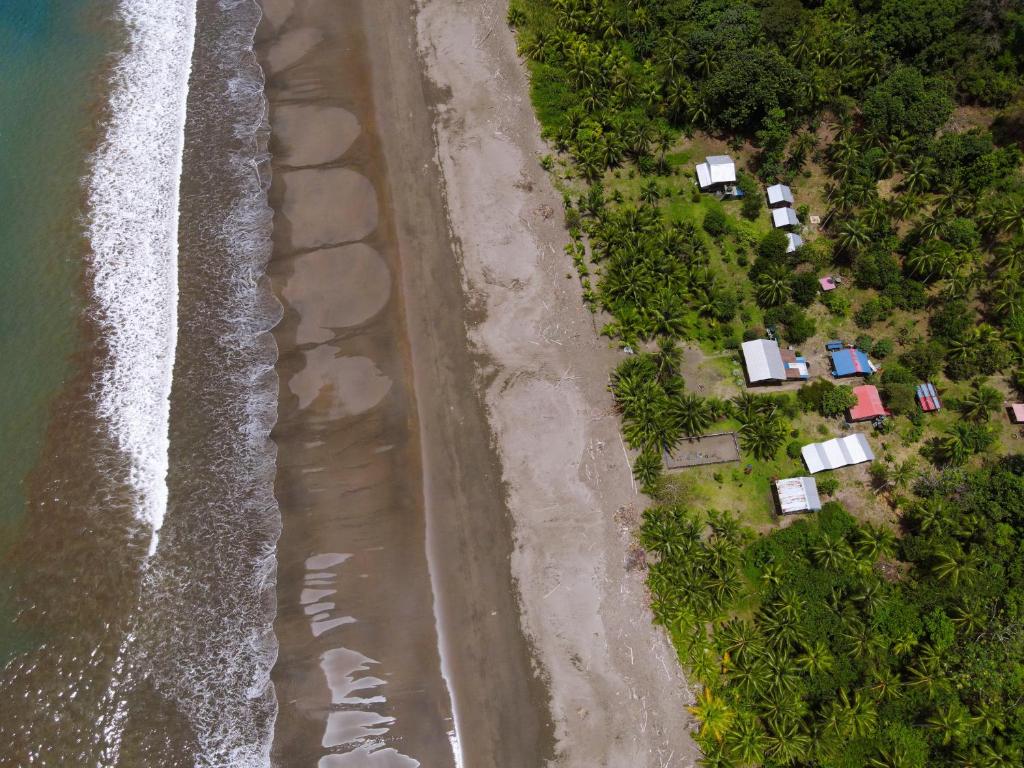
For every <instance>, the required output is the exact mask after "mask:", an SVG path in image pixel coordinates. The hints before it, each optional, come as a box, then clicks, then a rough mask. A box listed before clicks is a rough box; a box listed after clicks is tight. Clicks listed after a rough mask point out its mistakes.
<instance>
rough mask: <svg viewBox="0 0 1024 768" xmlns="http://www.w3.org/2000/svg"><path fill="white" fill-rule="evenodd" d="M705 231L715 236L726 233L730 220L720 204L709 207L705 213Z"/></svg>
mask: <svg viewBox="0 0 1024 768" xmlns="http://www.w3.org/2000/svg"><path fill="white" fill-rule="evenodd" d="M703 226H704V231H705V232H707V233H708V234H709V235H711V236H712V237H714V238H718V237H721V236H722V235H724V234H725V230H726V228H727V226H728V220H727V219H726V216H725V211H723V210H722V209H721V208H719V207H718V206H714V207H712V208H709V209H708V212H707V213H705V214H704V225H703Z"/></svg>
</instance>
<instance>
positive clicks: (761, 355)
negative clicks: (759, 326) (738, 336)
mask: <svg viewBox="0 0 1024 768" xmlns="http://www.w3.org/2000/svg"><path fill="white" fill-rule="evenodd" d="M742 349H743V362H744V364H745V365H746V366H747V380H748V381H749V382H750V383H751V384H756V383H758V382H762V381H785V380H786V364H785V363H784V362H783V360H782V351H781V350H780V349H779V342H777V341H769V340H768V339H754V340H753V341H744V342H743V345H742Z"/></svg>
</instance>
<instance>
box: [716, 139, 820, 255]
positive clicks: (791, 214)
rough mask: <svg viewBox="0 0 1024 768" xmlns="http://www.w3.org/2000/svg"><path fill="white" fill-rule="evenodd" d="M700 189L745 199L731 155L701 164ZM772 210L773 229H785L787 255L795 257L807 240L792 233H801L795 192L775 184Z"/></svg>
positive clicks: (770, 192) (770, 202)
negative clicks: (794, 253)
mask: <svg viewBox="0 0 1024 768" xmlns="http://www.w3.org/2000/svg"><path fill="white" fill-rule="evenodd" d="M696 171H697V186H698V187H700V191H701V192H707V193H709V194H713V195H717V196H719V197H742V196H743V192H742V190H740V188H739V187H738V186H737V185H736V184H737V175H736V163H735V162H734V161H733V159H732V158H731V157H729V155H708V156H707V157H705V158H704V162H703V163H697V166H696ZM766 194H767V197H768V209H769V211H770V212H771V217H772V226H773V227H775V228H776V229H785V230H787V232H786V238H787V239H788V240H789V244H788V245H787V247H786V253H792V252H793V251H795V250H796V249H797V248H799V247H800V246H801V245H803V244H804V240H803V238H802V237H800V235H798V234H797V233H796V232H792V231H789V230H792V229H798V228H799V227H800V226H801V225H800V218H799V217H798V216H797V215H796V211H795V210H793V203H794V199H793V190H791V189H790V188H789V187H788V186H786V185H785V184H773V185H772V186H770V187H768V189H767V192H766Z"/></svg>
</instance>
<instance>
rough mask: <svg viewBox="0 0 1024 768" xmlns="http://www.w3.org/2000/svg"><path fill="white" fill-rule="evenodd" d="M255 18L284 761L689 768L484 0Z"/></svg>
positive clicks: (295, 4) (501, 29) (551, 195)
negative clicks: (271, 333)
mask: <svg viewBox="0 0 1024 768" xmlns="http://www.w3.org/2000/svg"><path fill="white" fill-rule="evenodd" d="M263 6H264V10H265V13H266V18H265V20H264V24H263V26H262V27H261V30H260V36H259V39H258V43H259V45H258V52H259V54H260V58H261V63H262V64H263V66H264V69H265V70H266V72H267V81H268V84H267V93H268V97H269V100H270V105H271V115H270V120H271V127H272V131H273V138H272V140H271V146H270V148H271V151H272V153H273V158H274V159H273V167H274V184H273V187H272V189H271V204H272V205H273V207H274V209H275V211H276V216H275V233H274V241H275V253H274V259H273V261H272V263H271V277H272V280H273V284H274V288H275V292H276V294H277V295H278V297H279V299H280V300H281V302H282V304H283V305H284V320H283V322H282V324H281V326H279V328H278V329H277V330H276V331H275V337H276V339H277V343H278V346H279V350H280V363H279V365H278V373H279V376H280V380H281V387H280V392H281V397H280V402H279V413H280V415H279V423H278V428H277V429H276V430H275V435H274V437H275V440H276V442H277V444H278V448H279V469H278V479H277V495H278V499H279V501H280V503H281V510H282V520H283V532H282V537H281V541H280V546H279V556H278V560H279V577H278V590H277V600H278V620H277V622H276V624H275V631H276V633H277V636H278V639H279V642H280V650H279V656H278V664H277V667H276V668H275V671H274V676H273V677H274V683H275V686H276V689H277V695H278V701H279V705H280V713H279V716H278V722H277V728H276V734H275V744H274V749H273V758H274V761H275V764H277V765H282V766H291V765H313V764H317V763H316V760H317V759H318V756H319V759H320V762H319V766H320V767H321V768H334V767H335V766H348V765H360V766H362V765H378V764H380V765H402V766H404V765H411V763H408V762H404V761H406V760H407V759H408V758H412V759H415V760H418V761H419V762H420V763H421V764H422V765H429V766H443V765H453V764H454V763H455V756H454V755H453V749H452V747H451V746H450V745H449V743H448V741H449V736H448V733H447V732H448V731H453V732H454V733H453V736H452V740H453V741H456V740H457V743H456V744H455V747H454V751H455V752H457V753H459V755H460V756H461V758H462V760H461V764H462V765H465V766H467V768H476V767H477V766H496V767H497V766H501V767H502V768H508V767H510V766H513V767H518V766H523V767H524V768H528V767H530V766H541V765H545V764H551V765H557V766H587V767H588V768H589V767H590V766H594V765H608V766H618V765H633V766H684V765H692V763H693V759H694V756H695V752H694V747H693V745H692V743H691V741H690V739H689V736H688V725H687V715H686V712H685V706H686V703H687V697H688V693H687V689H686V685H685V681H684V680H683V678H682V675H681V674H680V672H679V669H678V663H677V662H676V660H675V658H674V654H673V652H672V649H671V647H670V646H669V644H668V642H667V640H666V638H665V637H664V636H663V634H662V633H661V632H660V631H658V630H657V629H656V628H654V627H652V626H651V624H650V615H649V611H648V609H647V607H646V597H645V593H644V587H643V573H642V572H640V571H633V572H628V571H627V569H626V565H625V564H626V555H627V550H628V548H629V546H630V542H631V536H632V530H633V526H634V525H635V522H636V519H637V517H638V515H639V511H640V509H641V508H642V499H641V498H640V497H638V496H636V495H635V494H634V491H633V487H632V483H631V481H630V474H629V468H628V464H627V461H626V456H625V453H624V450H623V448H622V446H621V443H620V441H619V438H618V427H617V423H616V418H615V416H614V414H613V412H612V408H611V405H612V404H611V399H610V396H609V395H608V393H607V391H606V389H605V384H606V381H607V373H608V371H609V370H610V368H611V367H612V366H613V365H614V363H615V360H616V359H617V356H618V355H619V354H620V353H618V352H616V351H614V350H612V349H610V348H608V346H607V344H606V343H605V342H604V341H602V340H600V339H599V338H598V336H597V333H596V329H595V323H594V320H593V318H592V317H591V316H590V314H589V313H588V312H587V311H586V309H585V308H584V307H583V305H582V303H581V301H580V296H579V288H578V285H577V283H576V281H575V280H567V279H566V272H567V270H568V268H569V267H570V265H569V263H568V261H567V259H566V257H565V256H564V254H563V253H562V246H563V244H564V242H565V237H566V235H565V232H564V228H563V226H562V223H561V216H560V213H559V211H560V206H561V203H560V199H559V197H558V195H557V194H556V193H555V191H554V190H553V188H552V187H551V184H550V181H549V179H547V177H546V176H545V174H544V172H543V171H542V170H541V168H540V166H539V164H538V156H539V155H540V154H542V153H543V152H545V151H546V150H545V149H544V148H543V146H542V144H541V142H540V139H539V130H538V127H537V126H536V124H535V121H534V118H533V114H532V109H531V107H530V104H529V101H528V97H527V83H526V81H525V77H524V74H523V71H522V68H521V65H520V62H519V61H518V60H517V58H516V56H515V49H514V41H513V39H512V35H511V33H510V31H509V30H508V28H507V27H506V25H505V22H504V4H503V3H501V2H492V1H490V0H488V1H487V2H479V3H460V2H452V1H451V0H435V1H434V2H426V3H423V4H421V5H419V6H416V5H414V4H412V3H404V2H402V3H376V2H370V0H366V1H365V2H363V3H356V2H353V3H346V4H343V6H339V4H338V3H331V2H328V1H327V0H264V2H263ZM354 692H355V693H354ZM361 736H365V737H369V736H373V738H375V739H379V743H381V744H383V745H386V746H387V749H378V750H377V751H375V752H374V753H373V756H372V757H371V756H370V755H369V754H368V753H366V752H364V753H362V754H355V753H354V752H352V751H351V750H352V744H354V743H355V740H357V739H358V738H359V737H361ZM403 756H408V758H406V757H403Z"/></svg>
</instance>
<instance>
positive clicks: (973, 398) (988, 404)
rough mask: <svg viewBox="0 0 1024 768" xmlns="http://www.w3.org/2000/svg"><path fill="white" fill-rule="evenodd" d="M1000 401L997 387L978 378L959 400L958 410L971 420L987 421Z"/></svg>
mask: <svg viewBox="0 0 1024 768" xmlns="http://www.w3.org/2000/svg"><path fill="white" fill-rule="evenodd" d="M1002 402H1003V396H1002V394H1001V393H1000V392H999V390H998V389H995V388H994V387H990V386H989V385H988V384H986V383H984V381H980V380H979V381H975V382H974V386H973V387H972V388H971V391H970V392H969V393H967V395H965V396H964V398H963V400H961V401H960V412H961V413H963V415H964V417H965V418H967V419H970V420H971V421H975V422H982V421H988V420H989V418H990V417H991V416H992V414H993V413H994V412H995V411H996V410H998V409H999V406H1000V405H1001V404H1002Z"/></svg>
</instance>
